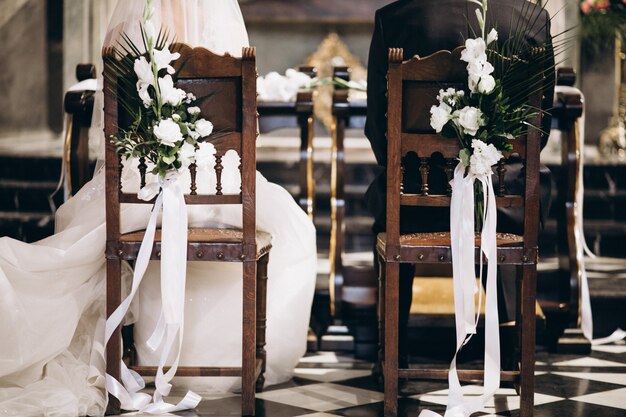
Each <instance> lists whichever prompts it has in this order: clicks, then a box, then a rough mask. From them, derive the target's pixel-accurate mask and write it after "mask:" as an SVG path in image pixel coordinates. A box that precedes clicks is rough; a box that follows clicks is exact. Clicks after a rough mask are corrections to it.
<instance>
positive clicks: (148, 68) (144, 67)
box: [133, 56, 154, 85]
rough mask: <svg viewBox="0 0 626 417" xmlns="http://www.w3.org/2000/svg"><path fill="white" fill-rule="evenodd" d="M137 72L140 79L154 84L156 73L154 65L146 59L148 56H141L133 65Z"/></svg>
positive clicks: (145, 82)
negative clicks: (153, 70)
mask: <svg viewBox="0 0 626 417" xmlns="http://www.w3.org/2000/svg"><path fill="white" fill-rule="evenodd" d="M133 69H134V70H135V74H137V78H139V81H140V82H142V83H144V84H149V85H154V74H153V73H152V65H150V63H149V62H148V61H147V60H146V57H143V56H142V57H139V58H137V59H136V60H135V63H134V65H133Z"/></svg>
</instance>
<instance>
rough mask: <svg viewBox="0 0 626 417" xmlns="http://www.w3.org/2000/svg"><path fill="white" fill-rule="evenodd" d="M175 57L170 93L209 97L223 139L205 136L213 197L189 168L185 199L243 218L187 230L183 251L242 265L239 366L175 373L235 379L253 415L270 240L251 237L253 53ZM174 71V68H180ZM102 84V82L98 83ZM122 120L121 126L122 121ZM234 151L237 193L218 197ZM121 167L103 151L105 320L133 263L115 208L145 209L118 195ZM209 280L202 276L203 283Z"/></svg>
mask: <svg viewBox="0 0 626 417" xmlns="http://www.w3.org/2000/svg"><path fill="white" fill-rule="evenodd" d="M175 49H176V50H178V51H179V52H180V54H181V57H180V59H178V60H177V61H176V66H177V67H178V69H179V73H178V77H179V80H178V86H179V87H181V88H183V89H184V90H186V91H188V92H192V93H194V94H195V95H196V97H198V98H202V97H207V96H210V98H209V99H207V100H205V101H203V102H202V104H201V105H200V107H201V114H202V116H203V117H205V118H207V119H208V120H210V121H212V123H213V124H214V126H215V129H216V131H222V132H230V133H227V134H225V135H222V136H219V137H217V138H212V137H209V138H208V139H207V140H209V141H210V142H211V143H213V145H214V146H215V148H216V150H217V153H216V155H215V160H216V165H215V171H216V176H217V187H216V188H217V193H216V194H215V195H198V194H197V193H196V180H195V167H194V166H193V165H192V166H191V167H190V171H191V190H190V192H189V194H188V195H185V200H186V202H187V204H205V205H207V204H233V205H234V204H239V205H241V206H242V212H243V228H242V229H241V230H236V229H190V230H189V235H188V236H189V242H188V250H187V259H188V260H189V261H209V262H241V263H242V264H243V324H242V325H243V335H242V339H243V345H242V366H241V367H181V368H179V370H178V373H177V375H179V376H230V377H233V376H240V377H241V378H242V412H243V414H244V415H254V412H255V385H256V389H259V390H260V389H262V387H263V382H264V377H263V373H264V371H265V349H264V346H265V322H266V318H265V307H266V305H265V296H266V283H267V262H268V256H269V250H270V247H271V236H269V235H268V234H267V233H262V232H258V231H256V217H255V203H256V199H255V175H256V171H255V169H256V153H255V141H256V136H257V119H256V66H255V65H256V61H255V50H254V48H244V49H243V55H242V58H234V57H231V56H229V55H226V56H218V55H215V54H213V53H212V52H210V51H208V50H206V49H203V48H194V49H192V48H190V47H189V46H187V45H177V46H176V47H175ZM112 59H115V58H114V57H113V55H112V53H111V51H110V50H105V51H104V61H105V74H108V75H110V76H113V74H114V73H113V71H112V68H111V64H110V62H111V60H112ZM181 65H182V67H181ZM107 79H109V78H108V77H105V80H107ZM115 89H116V82H115V81H114V80H113V81H107V82H105V86H104V91H105V92H106V94H105V102H104V103H105V104H104V111H105V134H106V137H110V135H114V134H115V133H117V129H118V120H120V119H121V118H120V117H118V116H120V115H119V114H118V102H117V97H116V94H114V93H113V91H115ZM122 120H123V119H122ZM228 150H235V151H236V152H237V153H238V154H239V156H240V157H241V165H240V171H241V191H240V193H238V194H230V195H228V194H223V193H222V185H221V174H222V169H223V166H222V157H223V156H224V154H225V153H226V152H227V151H228ZM144 162H145V161H140V166H139V170H140V175H141V182H142V185H143V184H144V183H145V177H146V167H145V163H144ZM121 169H122V164H121V161H120V158H119V157H118V155H117V153H116V151H115V147H114V146H113V145H112V144H111V143H107V148H106V222H107V244H106V258H107V315H111V313H113V311H114V310H115V309H116V308H117V306H118V305H119V303H120V301H121V299H120V298H121V280H120V273H121V270H120V267H121V261H122V260H127V261H131V260H133V259H135V258H136V256H137V253H138V251H139V247H140V245H141V241H142V239H143V234H144V233H143V232H135V233H128V234H121V233H120V205H121V204H125V203H126V204H128V203H132V204H142V203H143V204H145V202H144V201H142V200H139V199H138V198H137V196H136V194H128V193H125V192H124V190H123V189H122V184H121V181H120V173H121ZM156 235H157V236H156V239H155V244H154V248H153V250H152V256H151V259H153V260H158V259H159V258H160V246H161V245H160V230H157V234H156ZM207 278H210V277H207ZM120 353H121V346H120V336H119V329H118V330H117V332H116V333H115V334H114V336H113V337H112V338H111V340H110V341H109V343H108V345H107V372H108V373H109V374H110V375H112V376H113V377H115V378H118V379H119V376H120V366H119V363H120ZM132 365H133V364H131V367H132V368H133V369H135V370H136V371H137V372H139V373H140V374H142V375H152V376H154V375H155V372H156V367H137V366H132ZM108 412H110V413H117V412H119V402H118V401H117V400H116V399H115V398H111V397H110V401H109V408H108Z"/></svg>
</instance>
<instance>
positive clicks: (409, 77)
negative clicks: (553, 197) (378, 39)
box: [387, 48, 541, 256]
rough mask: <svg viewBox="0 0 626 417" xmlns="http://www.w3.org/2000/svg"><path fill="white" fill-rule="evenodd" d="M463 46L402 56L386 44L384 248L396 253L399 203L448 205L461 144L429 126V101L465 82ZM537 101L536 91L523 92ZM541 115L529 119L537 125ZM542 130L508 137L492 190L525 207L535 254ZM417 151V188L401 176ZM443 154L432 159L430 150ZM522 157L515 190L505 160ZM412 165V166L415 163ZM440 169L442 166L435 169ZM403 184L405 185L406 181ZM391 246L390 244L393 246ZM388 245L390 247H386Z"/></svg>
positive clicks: (502, 200)
mask: <svg viewBox="0 0 626 417" xmlns="http://www.w3.org/2000/svg"><path fill="white" fill-rule="evenodd" d="M461 51H462V48H457V49H455V50H454V51H452V52H449V51H439V52H437V53H435V54H433V55H430V56H428V57H425V58H420V57H414V58H412V59H410V60H408V61H406V62H403V50H402V49H390V52H389V73H388V74H389V75H388V77H389V80H388V83H389V84H388V94H389V100H388V114H387V120H388V127H387V140H388V166H387V173H388V175H387V248H388V253H392V252H393V253H392V256H395V255H397V248H398V247H399V244H400V242H399V239H400V229H399V225H400V221H399V220H400V207H401V206H431V207H442V206H449V205H450V196H451V193H452V189H451V187H450V185H449V181H450V180H451V179H452V176H453V173H454V168H455V165H456V163H457V158H458V155H459V150H460V145H459V142H458V140H457V139H456V138H455V139H449V138H445V137H443V136H441V135H438V134H436V133H435V132H434V130H433V129H432V127H431V126H430V111H429V109H430V107H431V106H433V105H436V104H438V102H437V99H436V97H437V94H438V92H439V90H440V89H446V88H450V87H452V88H456V89H463V88H464V87H466V83H467V70H466V63H465V62H463V61H461V60H460V56H461ZM528 100H529V103H530V104H532V105H535V106H537V108H539V107H540V105H539V104H540V103H541V93H537V94H535V95H533V96H532V97H529V98H528ZM540 117H541V116H540V115H537V116H535V117H534V119H533V120H531V121H530V123H531V124H532V125H534V126H540V123H539V122H540V120H541V119H540ZM540 138H541V133H540V131H539V130H538V129H533V128H530V129H528V132H527V135H525V136H523V137H519V138H516V139H515V140H514V141H513V150H512V151H510V152H505V153H504V158H503V160H501V161H500V162H499V163H498V165H497V168H496V169H495V181H494V190H495V192H496V202H497V205H498V207H524V245H525V247H526V248H528V249H531V250H532V251H533V252H534V254H535V256H536V248H537V234H538V226H539V222H538V213H539V152H540ZM411 154H414V155H413V156H414V157H417V161H418V164H417V167H415V168H416V169H417V170H418V172H419V175H418V178H419V180H420V183H419V186H418V189H417V190H413V191H410V190H408V189H407V190H405V181H404V179H405V178H406V177H407V176H408V175H409V174H411V173H409V172H407V169H408V168H409V167H408V165H407V164H406V162H407V160H408V159H409V158H410V157H411ZM437 155H438V156H440V157H442V158H443V163H441V164H439V165H437V164H433V163H431V162H433V161H431V160H432V159H434V158H433V156H437ZM509 160H521V162H522V163H523V164H524V167H525V169H524V170H523V176H524V189H523V190H522V192H521V193H518V194H514V192H513V190H507V189H506V187H505V183H504V176H505V173H506V162H507V161H509ZM415 168H414V169H415ZM435 169H439V170H440V171H443V172H435ZM435 175H445V181H444V183H446V184H447V186H445V189H442V190H431V187H430V179H431V178H432V177H433V176H435ZM407 188H408V187H407ZM394 248H395V249H394ZM389 250H391V252H389Z"/></svg>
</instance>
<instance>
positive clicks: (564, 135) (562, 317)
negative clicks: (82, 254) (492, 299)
mask: <svg viewBox="0 0 626 417" xmlns="http://www.w3.org/2000/svg"><path fill="white" fill-rule="evenodd" d="M575 80H576V74H575V73H574V70H573V69H572V68H559V69H558V70H557V85H564V86H573V85H574V82H575ZM583 106H584V103H583V100H582V96H581V95H580V94H579V93H575V92H566V93H564V92H561V93H556V94H555V97H554V107H553V109H552V111H551V113H552V117H553V119H552V120H553V121H554V123H553V125H556V128H557V129H559V130H560V131H561V166H560V169H559V175H558V176H557V179H558V182H557V190H556V199H555V202H554V206H555V209H556V210H555V212H556V218H557V219H556V220H557V235H556V238H557V239H556V240H557V245H556V248H557V256H558V258H557V259H556V260H555V261H553V262H551V260H550V259H548V260H545V259H544V261H547V262H546V263H547V265H549V266H550V267H548V268H546V266H544V267H543V268H542V270H541V272H540V273H539V276H540V279H539V288H538V299H539V304H540V305H541V309H542V310H543V311H544V312H545V314H546V322H547V323H546V324H547V327H548V333H549V337H550V341H549V344H550V345H553V344H556V343H557V340H558V339H559V337H560V336H561V335H562V333H563V330H564V329H567V328H568V327H570V326H574V327H575V326H576V324H577V322H578V319H579V308H580V302H579V301H580V300H579V298H580V279H581V278H580V277H581V274H582V270H581V268H582V260H581V259H580V252H579V248H580V244H581V242H580V237H578V236H577V234H578V232H577V230H576V216H577V213H576V210H577V207H576V193H577V191H578V188H579V187H580V184H579V170H580V166H579V163H580V152H581V149H580V146H579V141H578V121H579V118H580V117H581V116H582V113H583ZM574 330H575V329H569V330H566V331H567V332H568V337H567V338H564V339H563V342H559V345H558V346H556V347H557V348H558V349H559V351H562V352H564V353H565V351H568V352H570V353H581V354H584V353H586V354H588V353H589V352H590V351H591V344H590V343H589V342H588V341H586V339H584V337H582V335H580V337H576V336H575V333H574Z"/></svg>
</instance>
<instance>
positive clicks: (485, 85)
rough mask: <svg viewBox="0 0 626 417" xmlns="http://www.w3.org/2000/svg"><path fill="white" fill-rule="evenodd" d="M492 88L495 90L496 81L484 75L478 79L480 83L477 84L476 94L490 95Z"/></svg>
mask: <svg viewBox="0 0 626 417" xmlns="http://www.w3.org/2000/svg"><path fill="white" fill-rule="evenodd" d="M494 88H496V80H495V78H493V77H492V76H491V75H485V76H482V77H481V78H480V83H479V84H478V92H480V93H483V94H490V93H491V92H492V91H493V89H494Z"/></svg>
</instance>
